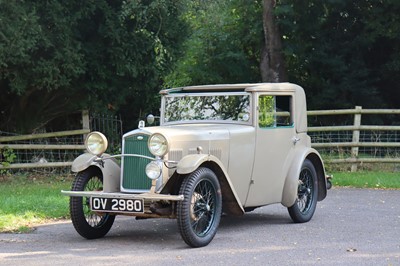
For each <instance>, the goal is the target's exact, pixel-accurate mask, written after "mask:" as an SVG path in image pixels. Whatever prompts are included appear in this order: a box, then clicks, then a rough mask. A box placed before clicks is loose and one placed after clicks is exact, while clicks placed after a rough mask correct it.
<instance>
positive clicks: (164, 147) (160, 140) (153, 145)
mask: <svg viewBox="0 0 400 266" xmlns="http://www.w3.org/2000/svg"><path fill="white" fill-rule="evenodd" d="M148 147H149V150H150V152H151V153H152V154H153V155H154V156H158V157H162V156H164V155H165V154H166V153H167V152H168V141H167V139H166V138H165V137H164V135H162V134H160V133H155V134H153V135H151V137H150V138H149V142H148Z"/></svg>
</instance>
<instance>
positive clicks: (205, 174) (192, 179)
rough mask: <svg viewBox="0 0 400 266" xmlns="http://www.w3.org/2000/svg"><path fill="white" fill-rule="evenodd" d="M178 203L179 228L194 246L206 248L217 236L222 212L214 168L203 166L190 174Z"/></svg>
mask: <svg viewBox="0 0 400 266" xmlns="http://www.w3.org/2000/svg"><path fill="white" fill-rule="evenodd" d="M180 194H181V195H184V200H183V201H180V202H178V208H177V216H178V228H179V231H180V233H181V236H182V238H183V240H184V241H185V242H186V244H188V245H189V246H191V247H203V246H206V245H208V244H209V243H210V242H211V240H212V239H213V238H214V236H215V234H216V232H217V229H218V225H219V222H220V220H221V212H222V195H221V188H220V184H219V182H218V178H217V176H216V175H215V173H214V172H213V171H211V170H210V169H208V168H204V167H200V168H198V169H197V170H196V171H194V172H193V173H191V174H189V175H187V176H186V177H185V179H184V181H183V183H182V186H181V189H180Z"/></svg>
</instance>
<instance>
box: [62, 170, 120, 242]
mask: <svg viewBox="0 0 400 266" xmlns="http://www.w3.org/2000/svg"><path fill="white" fill-rule="evenodd" d="M101 190H103V175H102V173H101V171H100V170H99V169H97V168H88V169H86V170H84V171H82V172H79V173H78V174H77V175H76V177H75V180H74V182H73V184H72V191H101ZM89 201H90V199H89V198H87V197H71V198H70V201H69V207H70V213H71V220H72V224H73V225H74V227H75V230H76V231H77V232H78V233H79V234H80V235H81V236H83V237H84V238H87V239H95V238H101V237H103V236H105V235H106V234H107V233H108V231H110V229H111V227H112V225H113V223H114V219H115V215H110V214H108V213H96V212H92V211H91V209H90V203H89Z"/></svg>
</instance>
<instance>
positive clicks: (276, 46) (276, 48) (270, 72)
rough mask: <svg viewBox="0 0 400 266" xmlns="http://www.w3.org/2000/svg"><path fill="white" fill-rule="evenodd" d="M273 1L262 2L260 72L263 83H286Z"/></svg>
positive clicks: (265, 0) (264, 0)
mask: <svg viewBox="0 0 400 266" xmlns="http://www.w3.org/2000/svg"><path fill="white" fill-rule="evenodd" d="M275 4H276V2H275V0H263V29H264V42H265V43H264V46H263V48H262V51H261V61H260V72H261V79H262V81H263V82H283V81H287V76H286V69H285V65H284V60H283V54H282V41H281V35H280V32H279V28H278V25H276V22H275V17H274V13H273V9H274V7H275Z"/></svg>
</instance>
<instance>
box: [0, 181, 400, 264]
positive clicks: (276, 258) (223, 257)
mask: <svg viewBox="0 0 400 266" xmlns="http://www.w3.org/2000/svg"><path fill="white" fill-rule="evenodd" d="M328 193H329V194H328V197H327V198H326V199H325V200H324V201H322V202H319V203H318V205H317V210H316V213H315V214H314V217H313V219H312V220H311V221H310V222H308V223H305V224H293V223H292V222H291V219H290V217H289V215H288V213H287V210H286V208H284V207H282V206H281V205H280V204H275V205H271V206H267V207H263V208H259V209H256V210H255V211H253V212H251V213H246V214H245V215H244V216H242V217H228V216H224V217H223V218H222V220H221V224H220V227H219V231H218V233H217V235H216V237H215V238H214V240H213V241H212V242H211V244H210V245H208V246H207V247H204V248H198V249H192V248H188V247H187V246H186V244H185V243H184V242H183V240H182V239H181V237H180V234H179V232H178V229H177V224H176V221H175V220H167V219H149V220H138V221H137V220H135V219H134V218H129V217H122V216H119V217H117V219H116V222H115V223H114V226H113V228H112V229H111V231H110V232H109V233H108V235H107V236H106V237H105V238H102V239H97V240H86V239H83V238H82V237H80V236H79V235H78V234H77V233H76V232H75V230H74V229H73V226H72V225H71V223H70V222H69V221H63V222H57V223H54V224H48V225H42V226H38V227H37V229H36V230H35V231H34V232H33V233H29V234H0V265H74V266H77V265H208V266H211V265H399V266H400V190H371V189H350V188H333V189H331V190H330V191H329V192H328Z"/></svg>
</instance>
